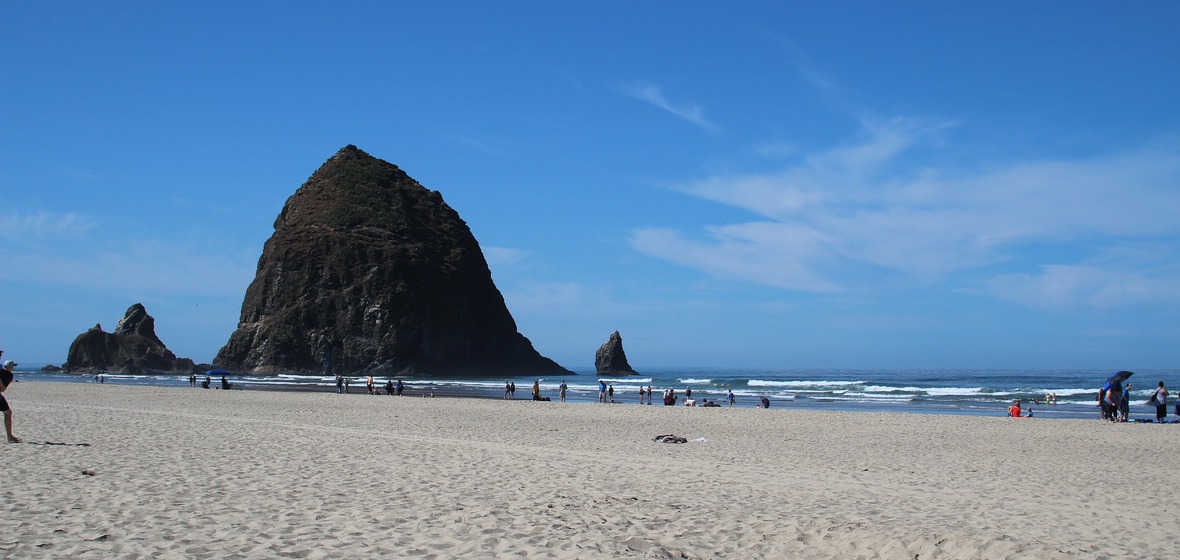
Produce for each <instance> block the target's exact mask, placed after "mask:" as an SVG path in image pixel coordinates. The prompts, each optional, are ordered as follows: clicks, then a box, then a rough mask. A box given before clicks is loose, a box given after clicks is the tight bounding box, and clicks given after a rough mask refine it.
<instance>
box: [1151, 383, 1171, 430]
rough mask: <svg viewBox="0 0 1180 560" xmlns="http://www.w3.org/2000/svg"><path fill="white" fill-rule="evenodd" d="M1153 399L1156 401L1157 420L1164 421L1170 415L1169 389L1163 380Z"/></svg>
mask: <svg viewBox="0 0 1180 560" xmlns="http://www.w3.org/2000/svg"><path fill="white" fill-rule="evenodd" d="M1151 399H1152V400H1154V401H1155V421H1156V422H1160V423H1162V422H1163V421H1164V419H1165V418H1167V417H1168V390H1167V389H1165V388H1164V382H1163V381H1160V386H1159V388H1158V389H1156V390H1155V394H1154V395H1152V397H1151Z"/></svg>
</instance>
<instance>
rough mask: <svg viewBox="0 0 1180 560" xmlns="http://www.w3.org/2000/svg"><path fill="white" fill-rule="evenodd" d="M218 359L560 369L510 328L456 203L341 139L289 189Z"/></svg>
mask: <svg viewBox="0 0 1180 560" xmlns="http://www.w3.org/2000/svg"><path fill="white" fill-rule="evenodd" d="M274 229H275V232H274V235H272V236H271V238H270V239H269V240H267V242H266V245H265V246H264V247H263V250H262V257H261V258H259V260H258V271H257V274H256V276H255V277H254V281H253V282H252V283H251V284H250V287H249V288H248V289H247V290H246V297H245V299H244V300H243V302H242V314H241V318H240V321H239V323H238V328H237V330H236V331H235V332H234V333H233V334H232V335H231V336H230V339H229V341H228V342H227V343H226V345H225V346H224V347H223V348H222V349H221V351H220V352H218V354H217V358H216V359H214V361H213V365H214V366H215V367H219V368H222V369H227V370H230V371H235V372H242V373H279V372H290V373H304V374H336V373H341V374H360V373H366V374H374V375H488V376H491V375H495V376H508V375H529V376H532V375H550V374H560V375H569V374H571V372H570V371H568V370H566V369H565V368H563V367H561V366H559V365H558V364H557V363H555V362H553V361H552V360H550V359H548V358H546V357H544V356H542V355H540V354H539V353H538V352H537V351H536V350H535V349H534V348H533V345H532V343H531V342H529V340H528V339H527V338H525V337H524V336H523V335H521V334H520V333H519V332H517V329H516V322H515V321H514V320H513V319H512V315H511V314H510V313H509V312H508V308H507V306H506V305H505V304H504V297H503V296H502V295H501V294H500V291H499V290H498V289H496V286H495V284H494V283H492V276H491V272H490V271H489V270H488V265H487V261H485V260H484V256H483V252H482V251H481V250H480V248H479V243H478V242H477V241H476V240H475V236H473V235H472V233H471V230H470V229H469V228H468V227H467V224H466V223H465V222H464V221H463V220H462V219H460V217H459V214H458V213H457V212H455V211H454V210H453V209H451V207H450V206H447V204H446V203H445V202H443V198H442V195H441V194H439V193H438V191H432V190H428V189H426V188H425V187H423V186H422V185H420V184H419V183H418V182H417V181H415V180H414V179H412V178H410V177H409V176H408V175H406V173H405V172H403V171H402V170H401V169H398V167H397V166H395V165H393V164H391V163H388V162H385V161H382V160H380V159H377V158H375V157H373V156H370V155H369V154H367V153H365V152H363V151H361V150H360V149H358V148H357V147H356V146H351V145H350V146H346V147H344V148H343V149H341V150H340V151H339V152H337V153H336V155H334V156H332V157H331V159H329V160H328V161H327V162H325V163H324V165H323V166H322V167H320V168H319V169H318V170H317V171H316V172H315V173H313V174H312V176H311V178H309V179H308V180H307V182H306V183H304V184H303V186H301V187H299V189H298V190H297V191H295V194H293V195H291V197H290V198H288V199H287V202H286V204H284V205H283V209H282V211H281V212H280V213H279V216H278V218H276V219H275V223H274Z"/></svg>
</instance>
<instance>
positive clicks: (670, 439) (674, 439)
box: [651, 434, 688, 443]
mask: <svg viewBox="0 0 1180 560" xmlns="http://www.w3.org/2000/svg"><path fill="white" fill-rule="evenodd" d="M651 440H652V441H654V442H656V443H688V438H682V437H680V436H674V435H672V434H668V435H664V436H656V437H654V438H651Z"/></svg>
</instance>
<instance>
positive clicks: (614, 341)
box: [594, 331, 636, 375]
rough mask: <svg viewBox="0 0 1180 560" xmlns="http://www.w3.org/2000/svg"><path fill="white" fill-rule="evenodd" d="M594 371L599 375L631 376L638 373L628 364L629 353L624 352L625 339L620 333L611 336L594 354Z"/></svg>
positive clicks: (616, 332)
mask: <svg viewBox="0 0 1180 560" xmlns="http://www.w3.org/2000/svg"><path fill="white" fill-rule="evenodd" d="M594 369H595V371H597V372H598V375H631V374H634V373H636V371H635V370H633V369H631V364H628V363H627V353H626V352H623V337H622V335H620V334H619V331H615V332H614V333H612V334H611V335H610V338H609V339H607V341H606V342H603V343H602V346H599V347H598V351H597V352H595V353H594Z"/></svg>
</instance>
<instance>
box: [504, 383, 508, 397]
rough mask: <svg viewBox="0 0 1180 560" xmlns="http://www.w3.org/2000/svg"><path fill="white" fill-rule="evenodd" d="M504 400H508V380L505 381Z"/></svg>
mask: <svg viewBox="0 0 1180 560" xmlns="http://www.w3.org/2000/svg"><path fill="white" fill-rule="evenodd" d="M504 400H508V382H507V381H505V382H504Z"/></svg>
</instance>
